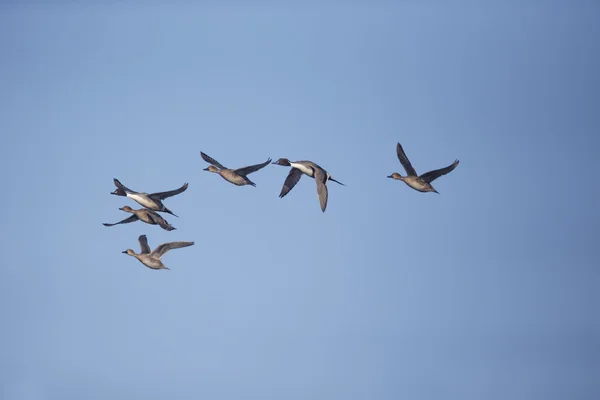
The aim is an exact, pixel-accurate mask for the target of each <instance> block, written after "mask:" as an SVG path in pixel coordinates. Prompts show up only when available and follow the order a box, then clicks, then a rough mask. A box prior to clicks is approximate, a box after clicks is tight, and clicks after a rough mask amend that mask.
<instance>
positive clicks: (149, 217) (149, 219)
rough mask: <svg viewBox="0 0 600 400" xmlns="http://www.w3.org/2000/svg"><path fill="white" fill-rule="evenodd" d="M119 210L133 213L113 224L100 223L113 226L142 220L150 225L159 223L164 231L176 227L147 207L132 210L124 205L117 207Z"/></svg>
mask: <svg viewBox="0 0 600 400" xmlns="http://www.w3.org/2000/svg"><path fill="white" fill-rule="evenodd" d="M119 210H121V211H125V212H128V213H132V214H133V215H132V216H131V217H129V218H125V219H124V220H123V221H119V222H115V223H114V224H107V223H102V225H104V226H115V225H119V224H128V223H130V222H135V221H138V220H139V221H142V222H145V223H147V224H150V225H159V226H160V227H161V228H163V229H164V230H166V231H173V230H175V229H177V228H175V227H173V226H172V225H171V224H169V223H168V222H167V220H166V219H164V218H163V217H161V216H160V215H159V214H158V213H155V212H154V211H151V210H148V209H147V208H140V209H139V210H134V209H133V208H131V207H129V206H124V207H121V208H119Z"/></svg>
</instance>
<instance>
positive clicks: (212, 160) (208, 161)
mask: <svg viewBox="0 0 600 400" xmlns="http://www.w3.org/2000/svg"><path fill="white" fill-rule="evenodd" d="M200 156H202V159H203V160H204V161H206V162H207V163H209V164H212V165H214V166H215V167H217V168H219V169H227V168H225V167H224V166H223V165H221V163H219V162H218V161H217V160H215V159H214V158H212V157H210V156H207V155H206V154H204V153H203V152H200Z"/></svg>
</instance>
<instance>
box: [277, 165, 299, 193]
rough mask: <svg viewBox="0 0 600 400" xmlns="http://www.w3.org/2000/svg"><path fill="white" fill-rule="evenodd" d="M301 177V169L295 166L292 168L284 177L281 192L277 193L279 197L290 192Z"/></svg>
mask: <svg viewBox="0 0 600 400" xmlns="http://www.w3.org/2000/svg"><path fill="white" fill-rule="evenodd" d="M301 177H302V171H300V170H299V169H297V168H292V169H291V170H290V173H289V174H288V176H287V178H285V182H284V183H283V187H282V188H281V193H279V197H284V196H285V195H286V194H288V193H289V192H290V190H292V189H293V188H294V186H296V183H298V181H299V180H300V178H301Z"/></svg>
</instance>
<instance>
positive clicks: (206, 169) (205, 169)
mask: <svg viewBox="0 0 600 400" xmlns="http://www.w3.org/2000/svg"><path fill="white" fill-rule="evenodd" d="M202 171H208V172H210V169H208V167H206V168H204V169H203V170H202Z"/></svg>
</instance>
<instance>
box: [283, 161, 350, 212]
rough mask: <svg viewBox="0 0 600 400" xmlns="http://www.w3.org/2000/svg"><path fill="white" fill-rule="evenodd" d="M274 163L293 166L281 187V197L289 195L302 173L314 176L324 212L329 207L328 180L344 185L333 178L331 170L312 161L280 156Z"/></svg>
mask: <svg viewBox="0 0 600 400" xmlns="http://www.w3.org/2000/svg"><path fill="white" fill-rule="evenodd" d="M273 164H276V165H281V166H283V167H292V168H291V169H290V172H289V173H288V176H287V178H286V179H285V182H284V183H283V187H282V188H281V193H280V194H279V197H280V198H282V197H284V196H285V195H287V194H288V193H289V192H290V191H291V190H292V189H293V188H294V186H296V183H298V181H299V180H300V178H301V177H302V175H306V176H309V177H311V178H313V179H314V180H315V181H316V183H317V194H318V196H319V203H320V205H321V211H323V212H325V209H326V208H327V199H328V196H329V191H328V189H327V182H328V181H333V182H335V183H338V184H340V185H344V184H343V183H342V182H339V181H337V180H335V179H333V178H332V177H331V174H330V173H329V172H327V171H326V170H325V169H324V168H322V167H320V166H319V165H318V164H316V163H314V162H312V161H290V160H288V159H287V158H280V159H279V160H277V161H275V162H274V163H273Z"/></svg>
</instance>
